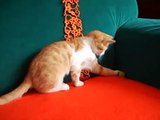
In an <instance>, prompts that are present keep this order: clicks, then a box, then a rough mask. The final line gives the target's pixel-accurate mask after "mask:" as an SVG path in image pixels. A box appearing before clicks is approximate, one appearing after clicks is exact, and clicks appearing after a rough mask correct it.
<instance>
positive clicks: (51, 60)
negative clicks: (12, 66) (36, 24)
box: [0, 31, 121, 105]
mask: <svg viewBox="0 0 160 120" xmlns="http://www.w3.org/2000/svg"><path fill="white" fill-rule="evenodd" d="M110 43H115V41H114V40H113V39H112V36H110V35H107V34H105V33H103V32H100V31H92V32H90V33H89V34H88V35H86V36H84V37H79V38H75V39H74V40H72V41H60V42H54V43H52V44H50V45H48V46H46V47H45V48H43V49H42V50H41V51H40V53H39V54H38V55H37V56H36V57H35V58H34V59H33V61H32V62H31V64H30V67H29V70H28V74H27V75H26V77H25V79H24V81H23V82H22V84H21V85H20V86H19V87H17V88H16V89H15V90H13V91H11V92H10V93H8V94H5V95H3V96H1V97H0V105H2V104H6V103H8V102H10V101H12V100H15V99H17V98H20V97H21V96H22V95H23V94H24V93H26V92H27V91H28V90H29V89H30V88H33V89H35V90H36V91H38V92H40V93H50V92H56V91H60V90H69V85H68V84H66V83H64V82H63V78H64V76H65V75H66V74H69V73H71V79H72V81H73V82H74V85H75V86H83V85H84V83H83V82H82V81H80V80H79V77H80V72H81V70H82V69H89V70H90V71H91V72H92V73H95V74H99V75H120V73H121V72H120V71H118V70H111V69H108V68H105V67H102V66H101V65H99V64H98V62H97V58H96V56H101V55H103V54H104V52H105V50H107V48H108V45H109V44H110Z"/></svg>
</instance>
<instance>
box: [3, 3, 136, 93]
mask: <svg viewBox="0 0 160 120" xmlns="http://www.w3.org/2000/svg"><path fill="white" fill-rule="evenodd" d="M79 5H80V11H81V15H80V17H81V19H82V21H83V29H84V31H83V32H84V33H87V32H89V31H91V30H94V29H98V30H101V31H104V32H107V33H109V34H111V35H113V36H114V35H115V33H116V30H117V28H118V27H120V26H121V25H122V24H124V23H125V22H126V21H128V20H129V19H133V18H136V17H137V13H138V11H137V3H136V0H80V3H79ZM63 10H64V8H63V4H62V1H61V0H1V1H0V94H4V93H6V92H8V91H10V90H12V89H13V88H15V87H16V86H17V85H18V84H19V83H20V82H22V81H23V78H24V75H25V74H26V71H27V68H28V65H29V63H30V61H31V59H32V58H33V56H34V55H35V54H36V53H37V52H38V51H39V50H40V49H41V48H42V47H44V46H46V45H47V44H49V43H51V42H54V41H58V40H63V34H64V33H63V27H64V24H63V20H64V18H63Z"/></svg>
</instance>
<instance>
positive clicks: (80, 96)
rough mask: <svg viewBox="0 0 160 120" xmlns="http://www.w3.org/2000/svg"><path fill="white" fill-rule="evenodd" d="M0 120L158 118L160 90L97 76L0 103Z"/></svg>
mask: <svg viewBox="0 0 160 120" xmlns="http://www.w3.org/2000/svg"><path fill="white" fill-rule="evenodd" d="M0 120H160V90H159V89H157V88H154V87H151V86H148V85H145V84H143V83H139V82H137V81H133V80H128V79H125V78H120V77H96V78H91V79H89V80H87V81H85V85H84V86H83V87H73V86H72V85H71V89H70V90H69V91H61V92H57V93H50V94H39V93H36V92H29V93H27V94H26V95H24V96H23V97H22V98H21V99H19V100H16V101H13V102H11V103H9V104H7V105H3V106H0Z"/></svg>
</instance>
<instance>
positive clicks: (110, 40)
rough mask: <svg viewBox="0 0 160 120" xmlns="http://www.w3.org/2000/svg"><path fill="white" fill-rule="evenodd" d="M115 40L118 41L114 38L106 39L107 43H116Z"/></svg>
mask: <svg viewBox="0 0 160 120" xmlns="http://www.w3.org/2000/svg"><path fill="white" fill-rule="evenodd" d="M115 42H116V41H115V40H113V39H106V40H105V43H106V44H108V43H109V44H113V43H115Z"/></svg>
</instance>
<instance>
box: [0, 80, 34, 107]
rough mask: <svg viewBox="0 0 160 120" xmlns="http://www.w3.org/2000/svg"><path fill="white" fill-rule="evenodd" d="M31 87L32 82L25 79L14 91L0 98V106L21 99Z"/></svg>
mask: <svg viewBox="0 0 160 120" xmlns="http://www.w3.org/2000/svg"><path fill="white" fill-rule="evenodd" d="M31 86H32V82H31V80H30V79H29V78H26V79H25V80H24V81H23V82H22V83H21V84H20V86H18V87H17V88H16V89H15V90H13V91H11V92H9V93H7V94H5V95H2V96H0V105H4V104H6V103H9V102H11V101H13V100H15V99H18V98H20V97H22V95H23V94H24V93H26V92H27V91H28V90H29V89H30V88H31Z"/></svg>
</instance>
